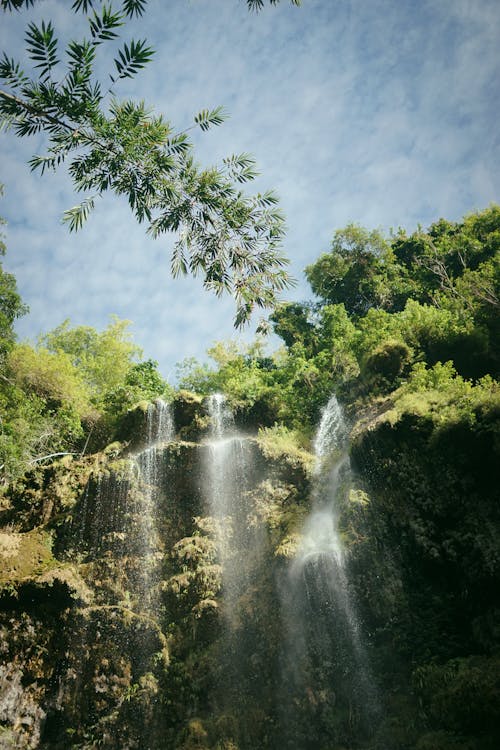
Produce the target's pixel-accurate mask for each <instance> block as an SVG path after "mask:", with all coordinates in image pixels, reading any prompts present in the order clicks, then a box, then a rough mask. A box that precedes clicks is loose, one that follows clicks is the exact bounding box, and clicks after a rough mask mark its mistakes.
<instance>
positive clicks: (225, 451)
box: [205, 393, 256, 628]
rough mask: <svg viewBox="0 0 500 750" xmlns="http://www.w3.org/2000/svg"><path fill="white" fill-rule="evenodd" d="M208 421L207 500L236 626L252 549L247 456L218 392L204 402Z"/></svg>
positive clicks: (229, 616) (228, 609)
mask: <svg viewBox="0 0 500 750" xmlns="http://www.w3.org/2000/svg"><path fill="white" fill-rule="evenodd" d="M208 412H209V415H210V419H211V430H210V437H209V440H208V444H207V447H208V454H207V464H206V467H205V469H206V477H207V480H208V482H207V500H208V505H209V508H210V513H211V515H212V516H213V517H214V518H215V520H216V522H217V546H218V553H219V560H220V564H221V567H222V587H223V594H224V597H223V598H224V613H225V616H226V619H227V621H228V622H229V623H230V627H232V628H234V627H235V626H236V608H237V600H238V598H239V596H240V595H241V593H242V591H243V589H244V588H245V585H246V580H245V579H246V576H245V565H244V564H243V557H245V556H247V555H248V554H250V553H254V552H255V551H256V550H255V545H254V542H255V533H254V530H253V527H252V526H251V524H250V523H249V518H248V516H249V512H250V507H249V504H248V496H247V489H248V479H249V476H248V475H249V465H248V464H249V460H250V458H249V453H248V446H247V443H246V440H245V439H244V438H242V437H241V436H240V435H238V434H237V432H236V430H235V425H234V418H233V415H232V412H231V410H230V408H229V406H228V404H227V401H226V399H225V397H224V396H223V395H222V394H220V393H215V394H213V395H211V396H210V397H209V399H208Z"/></svg>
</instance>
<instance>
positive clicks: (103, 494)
mask: <svg viewBox="0 0 500 750" xmlns="http://www.w3.org/2000/svg"><path fill="white" fill-rule="evenodd" d="M443 409H444V406H443V404H439V405H437V404H434V406H433V405H432V404H430V401H429V402H428V403H426V404H424V405H423V402H422V400H419V401H418V403H416V402H415V400H413V401H412V400H411V399H409V398H406V399H405V398H403V396H401V398H399V399H398V398H397V397H391V399H385V400H384V399H382V400H381V401H380V402H379V403H378V405H375V406H372V407H371V408H370V409H368V410H367V411H366V413H365V415H364V417H363V418H361V417H360V418H359V420H358V421H357V422H356V424H354V428H353V432H352V441H351V445H352V448H351V463H352V467H353V472H352V473H351V475H350V477H349V479H348V480H347V479H346V480H345V482H344V484H345V487H343V491H342V493H341V497H342V501H341V511H340V521H339V523H340V528H341V531H342V536H343V540H344V545H345V549H346V559H347V563H346V564H347V574H348V575H347V579H348V581H349V589H350V591H349V593H350V596H351V598H352V601H353V603H354V605H353V606H355V608H356V609H357V612H358V615H359V619H360V623H361V626H360V628H361V636H362V641H363V649H364V651H365V652H366V660H367V662H368V663H369V673H370V675H371V679H372V681H373V685H374V690H375V691H376V693H377V701H378V708H377V710H376V711H374V712H373V714H372V715H371V720H370V724H369V725H368V726H367V725H366V722H364V723H363V721H362V720H361V718H360V716H359V715H358V713H357V709H356V702H355V701H352V702H351V703H350V702H349V699H348V697H347V698H346V696H345V694H344V692H343V690H342V685H341V684H340V683H341V682H342V680H347V681H349V680H351V682H352V675H349V674H348V671H349V668H348V665H347V667H346V661H345V655H344V654H339V653H336V651H335V639H332V644H333V645H332V653H331V657H330V659H329V661H328V663H326V661H325V660H321V659H311V660H310V661H309V664H310V665H311V667H310V670H309V672H308V673H307V674H306V676H305V678H304V680H303V681H302V682H301V685H302V692H297V691H295V692H294V690H293V689H292V688H291V686H290V684H289V683H288V682H287V675H289V674H291V673H292V672H293V669H294V668H296V669H300V668H301V664H300V663H297V664H296V665H294V664H292V665H290V663H289V662H290V661H293V659H294V658H297V659H299V658H300V653H299V651H298V650H296V649H293V648H290V647H289V644H288V643H287V638H289V635H287V633H288V632H289V631H288V630H287V623H286V612H287V606H286V604H287V602H286V586H285V583H286V580H287V575H288V571H289V568H290V565H291V561H292V559H293V556H294V553H295V551H296V548H297V542H298V539H299V537H300V531H301V527H302V523H303V521H304V519H305V517H306V516H307V514H308V512H309V509H310V496H311V493H310V484H311V461H312V457H311V455H310V454H309V453H307V451H305V450H304V449H303V448H300V447H298V446H297V445H294V444H293V440H292V438H291V436H290V433H288V432H287V431H286V430H282V429H281V428H273V429H269V430H263V431H262V432H261V433H260V437H256V436H255V435H252V434H251V432H249V434H248V435H247V437H245V438H242V442H241V450H242V451H244V454H245V472H246V474H245V486H244V487H243V488H242V490H241V492H240V494H239V497H240V498H243V499H244V508H243V511H242V512H243V513H244V516H245V523H246V524H247V526H248V527H249V528H252V529H253V530H254V536H252V540H253V541H252V544H251V545H250V546H248V547H247V548H246V549H245V550H244V553H243V552H240V553H238V552H237V551H236V552H233V553H232V554H233V556H232V557H231V558H230V560H229V562H230V565H231V566H232V568H233V569H234V571H236V572H237V574H238V576H239V578H238V580H239V581H242V582H243V585H242V586H241V588H240V590H239V591H238V593H237V596H234V595H233V601H232V612H231V620H230V621H229V619H228V612H227V609H228V605H227V598H226V599H225V597H224V596H223V594H222V588H221V587H222V586H223V580H222V571H221V559H220V554H219V552H218V541H217V540H220V538H221V534H222V535H224V534H227V536H228V538H230V537H231V533H234V529H233V530H231V529H227V530H224V529H221V528H220V523H219V522H218V520H217V519H216V518H215V517H214V515H213V513H212V511H211V508H210V507H209V504H208V502H207V492H206V484H207V481H208V479H207V465H208V463H209V461H210V451H211V448H210V446H209V445H208V444H207V443H206V442H204V441H203V436H204V435H206V432H207V428H208V426H209V420H208V415H207V412H206V409H205V406H204V403H203V401H202V399H201V398H197V397H194V396H192V395H188V394H184V395H181V396H178V397H177V402H176V406H175V414H176V426H177V430H178V432H177V435H176V439H175V440H172V441H170V442H168V443H162V444H160V445H158V446H157V447H156V448H155V449H154V450H155V454H154V462H155V467H156V469H155V472H156V473H155V477H154V480H155V481H154V483H153V485H150V484H147V483H146V481H145V477H144V473H141V471H140V470H139V469H138V464H137V459H136V458H135V457H134V451H137V450H140V449H141V448H144V446H145V440H144V434H145V433H144V424H145V422H144V419H145V417H144V415H145V408H142V409H139V410H136V411H135V412H131V413H130V414H129V415H128V416H127V418H126V419H125V421H124V423H123V425H122V427H121V432H120V433H119V438H120V441H121V442H120V443H115V444H113V445H111V446H109V448H108V449H107V450H106V451H104V452H102V453H99V454H95V455H93V456H87V457H83V458H75V459H72V458H70V457H65V458H64V459H62V460H61V461H59V462H57V463H54V464H52V465H50V466H46V467H39V468H38V469H37V470H36V471H34V472H32V473H31V474H29V475H27V476H26V477H25V478H24V479H23V480H22V481H20V482H18V483H17V485H16V486H15V487H12V488H10V490H9V492H8V493H7V494H6V495H5V498H4V501H3V508H2V511H1V522H2V526H3V528H2V531H1V533H0V560H1V562H2V566H1V574H0V576H1V577H0V584H1V587H2V588H1V598H0V627H1V633H2V641H1V666H0V690H1V693H0V695H1V696H2V698H1V699H0V747H1V748H38V747H40V748H45V750H63V749H66V748H75V749H76V748H82V749H83V748H87V749H88V750H90V749H91V748H98V747H103V748H110V749H111V748H113V749H115V748H116V750H118V748H119V749H120V750H122V749H125V748H130V750H132V749H135V748H137V749H140V750H146V748H150V749H151V750H167V749H168V750H170V748H172V750H175V749H177V750H203V749H205V750H250V748H252V750H253V749H256V748H257V749H260V748H262V749H266V748H268V749H269V750H278V748H279V749H280V750H281V748H284V749H285V748H288V750H347V749H348V748H349V749H351V750H369V749H370V750H405V749H407V750H490V749H491V750H493V748H496V747H498V744H499V740H500V735H499V730H498V719H497V717H498V715H500V706H499V698H500V685H499V682H498V674H499V669H498V668H499V666H500V663H499V662H500V659H499V653H500V651H499V646H500V627H499V620H498V612H499V610H500V601H499V598H500V595H499V591H500V589H499V587H498V565H499V553H500V539H499V531H498V529H499V525H498V521H499V520H500V519H499V517H498V515H499V508H498V498H497V487H496V483H495V479H494V477H495V471H496V467H497V466H498V465H499V455H498V454H499V451H500V441H499V433H498V413H497V412H496V411H495V410H494V406H493V405H492V404H491V405H485V404H482V405H481V404H478V405H477V409H476V410H475V411H474V418H473V419H470V418H469V417H467V418H463V419H461V418H460V415H459V414H457V415H455V417H456V418H454V419H446V420H443V413H444V412H443ZM246 428H247V429H248V430H250V426H249V425H246ZM226 562H227V561H226ZM312 606H314V602H312ZM315 614H316V613H315V612H314V611H311V622H313V621H314V617H315ZM332 628H334V624H332ZM291 667H292V668H293V669H292V668H291ZM332 676H333V677H332ZM335 680H337V682H335Z"/></svg>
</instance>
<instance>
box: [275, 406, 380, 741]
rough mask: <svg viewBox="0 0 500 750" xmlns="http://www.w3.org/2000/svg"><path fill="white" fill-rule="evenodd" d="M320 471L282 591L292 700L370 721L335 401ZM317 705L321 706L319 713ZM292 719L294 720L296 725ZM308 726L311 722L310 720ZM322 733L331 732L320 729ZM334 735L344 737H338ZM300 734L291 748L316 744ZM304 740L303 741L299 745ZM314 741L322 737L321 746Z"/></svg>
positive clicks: (370, 692) (317, 449)
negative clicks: (343, 526) (345, 539)
mask: <svg viewBox="0 0 500 750" xmlns="http://www.w3.org/2000/svg"><path fill="white" fill-rule="evenodd" d="M313 447H314V453H315V458H316V461H315V469H314V476H313V488H312V492H311V504H312V508H311V512H310V513H309V516H308V517H307V519H306V521H305V523H304V525H303V528H302V531H301V541H300V544H299V548H298V551H297V554H296V557H295V560H294V561H293V563H292V565H291V567H290V570H289V573H288V577H287V580H286V582H285V585H284V588H283V592H282V602H283V609H284V613H285V619H286V628H287V632H288V638H287V644H286V653H285V657H284V661H285V666H284V681H285V685H286V687H285V692H286V697H285V704H288V705H287V708H286V710H287V711H288V713H290V712H291V711H293V710H294V709H293V704H294V703H295V704H299V702H301V705H302V706H303V705H304V700H303V696H304V695H306V696H308V698H307V700H306V701H305V703H308V707H307V708H306V709H304V711H305V714H306V715H307V711H308V710H309V711H312V712H313V713H314V711H317V710H318V707H322V710H324V711H325V714H327V713H328V712H330V713H333V712H334V711H336V710H338V708H339V706H342V705H343V706H344V713H345V714H347V713H348V714H349V715H351V716H352V715H355V716H356V719H355V721H356V722H357V723H358V724H359V725H360V726H365V727H366V729H367V731H368V727H367V723H369V722H370V717H371V716H373V714H374V711H376V710H377V709H376V704H377V700H376V691H375V689H374V686H373V680H372V679H371V676H370V670H369V666H368V661H367V658H366V654H365V650H364V648H363V645H362V639H361V633H360V624H359V620H358V617H357V615H356V611H355V607H354V604H353V602H352V600H351V596H350V593H349V581H348V578H347V572H346V566H345V552H344V548H343V545H342V538H341V534H340V531H339V509H340V506H341V503H342V499H343V494H344V492H345V488H346V486H348V482H349V474H350V466H349V456H348V430H347V427H346V423H345V420H344V417H343V414H342V410H341V408H340V405H339V403H338V401H337V399H336V398H335V396H332V398H331V399H330V400H329V402H328V404H327V405H326V406H325V408H324V410H323V412H322V416H321V421H320V424H319V427H318V430H317V433H316V436H315V439H314V442H313ZM313 707H314V711H313ZM289 720H290V719H289V716H287V717H286V721H287V722H289ZM302 721H303V723H307V717H306V718H305V720H304V717H302ZM318 731H319V733H320V736H321V732H322V731H323V734H324V736H323V737H322V739H323V740H324V739H325V737H326V736H327V735H328V732H329V731H330V730H329V729H327V728H325V729H323V730H322V729H321V728H319V729H318ZM328 738H329V739H333V740H335V739H337V740H338V737H335V736H332V737H331V738H330V737H328ZM302 742H303V744H302V745H301V744H300V743H301V740H297V737H296V736H294V737H293V738H289V740H288V741H287V744H286V745H285V746H286V747H290V748H296V747H297V748H298V747H300V748H301V750H302V747H309V745H308V744H307V743H306V742H305V740H303V741H302ZM297 743H298V744H297ZM311 746H314V741H313V745H311Z"/></svg>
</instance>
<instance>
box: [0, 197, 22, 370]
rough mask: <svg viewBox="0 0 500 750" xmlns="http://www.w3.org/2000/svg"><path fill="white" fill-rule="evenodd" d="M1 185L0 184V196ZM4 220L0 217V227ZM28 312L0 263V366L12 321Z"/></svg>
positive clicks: (2, 250)
mask: <svg viewBox="0 0 500 750" xmlns="http://www.w3.org/2000/svg"><path fill="white" fill-rule="evenodd" d="M2 193H3V185H1V184H0V196H1V195H2ZM3 224H5V220H4V219H2V217H1V216H0V227H1V226H2V225H3ZM1 255H5V244H4V242H3V235H2V233H0V256H1ZM27 311H28V308H27V307H26V305H25V304H24V303H23V301H22V300H21V297H20V295H19V293H18V291H17V284H16V279H15V278H14V276H13V275H12V274H10V273H7V272H6V271H4V270H3V267H2V264H1V263H0V366H1V365H2V363H3V360H4V358H5V355H6V353H7V351H8V350H9V349H10V347H11V346H12V344H13V343H14V340H15V334H14V327H13V326H14V321H15V320H16V318H19V317H21V316H22V315H24V314H25V313H26V312H27Z"/></svg>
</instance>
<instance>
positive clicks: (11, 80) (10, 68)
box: [0, 52, 28, 89]
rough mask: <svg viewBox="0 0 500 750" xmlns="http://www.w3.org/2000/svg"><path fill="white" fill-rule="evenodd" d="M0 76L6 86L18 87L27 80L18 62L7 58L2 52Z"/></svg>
mask: <svg viewBox="0 0 500 750" xmlns="http://www.w3.org/2000/svg"><path fill="white" fill-rule="evenodd" d="M0 78H1V79H2V80H3V81H5V83H6V84H7V85H8V86H12V88H16V89H17V88H20V87H21V86H24V85H25V83H26V82H27V81H28V78H27V77H26V76H25V75H24V71H22V70H21V68H20V66H19V63H16V62H15V61H14V60H13V59H9V58H8V57H7V55H6V54H5V52H4V55H3V59H2V60H1V61H0Z"/></svg>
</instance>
